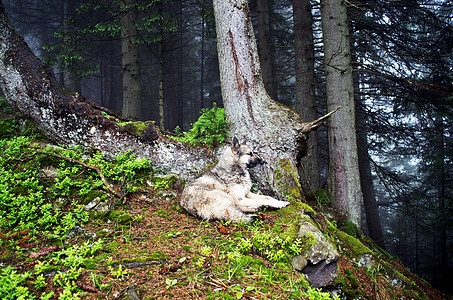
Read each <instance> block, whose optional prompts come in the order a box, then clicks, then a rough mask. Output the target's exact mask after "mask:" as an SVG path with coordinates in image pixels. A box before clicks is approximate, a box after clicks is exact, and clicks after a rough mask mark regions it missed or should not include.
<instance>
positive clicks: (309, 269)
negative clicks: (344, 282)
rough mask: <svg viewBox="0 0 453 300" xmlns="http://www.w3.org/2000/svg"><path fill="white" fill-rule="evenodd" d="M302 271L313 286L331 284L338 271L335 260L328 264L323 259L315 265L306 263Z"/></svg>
mask: <svg viewBox="0 0 453 300" xmlns="http://www.w3.org/2000/svg"><path fill="white" fill-rule="evenodd" d="M302 272H303V273H304V274H305V275H307V277H308V280H309V281H310V283H311V286H312V287H313V288H319V287H324V286H328V285H331V284H332V283H333V282H334V281H335V279H336V278H337V276H338V273H339V272H338V266H337V262H336V261H334V262H331V263H329V264H328V263H326V261H325V260H323V261H321V262H320V263H318V264H316V265H311V264H310V265H307V266H306V267H305V268H304V269H303V270H302Z"/></svg>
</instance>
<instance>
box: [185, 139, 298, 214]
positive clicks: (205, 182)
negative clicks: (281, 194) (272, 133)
mask: <svg viewBox="0 0 453 300" xmlns="http://www.w3.org/2000/svg"><path fill="white" fill-rule="evenodd" d="M263 164H264V161H263V160H262V159H261V158H260V157H258V156H257V155H256V154H255V153H253V151H252V150H251V149H250V148H249V147H248V146H247V145H246V144H245V143H244V144H239V141H238V139H237V138H233V141H232V144H231V145H230V146H229V147H227V148H226V150H225V152H224V153H223V155H222V156H221V157H220V159H219V162H218V163H217V165H216V166H215V167H214V168H213V169H212V170H210V171H207V172H205V173H204V174H202V175H201V176H200V177H198V178H196V179H195V180H193V181H192V182H190V183H189V184H188V185H187V186H186V187H185V188H184V190H183V192H182V194H181V200H180V205H181V207H182V208H184V209H185V210H186V211H187V212H188V213H190V214H191V215H193V216H196V217H199V218H201V219H203V220H225V221H233V222H236V223H241V222H245V223H251V222H253V221H255V220H256V219H257V216H255V215H248V214H246V213H254V212H257V211H258V209H259V208H260V207H262V206H269V207H273V208H282V207H285V206H287V205H289V202H287V201H280V200H277V199H274V198H272V197H269V196H264V195H258V194H255V193H252V192H250V188H251V187H252V181H251V179H250V173H249V171H248V169H249V168H253V167H258V166H261V165H263Z"/></svg>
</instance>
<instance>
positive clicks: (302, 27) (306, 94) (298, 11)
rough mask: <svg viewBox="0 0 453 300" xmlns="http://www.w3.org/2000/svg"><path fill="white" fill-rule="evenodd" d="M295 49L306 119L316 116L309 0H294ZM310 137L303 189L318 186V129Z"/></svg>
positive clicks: (301, 108) (299, 95)
mask: <svg viewBox="0 0 453 300" xmlns="http://www.w3.org/2000/svg"><path fill="white" fill-rule="evenodd" d="M293 18H294V52H295V68H296V110H297V112H298V113H299V114H300V115H301V117H302V119H303V120H314V119H315V118H316V99H315V92H314V85H313V83H314V44H313V28H312V26H313V16H312V13H311V4H310V1H308V0H293ZM309 137H310V138H309V139H308V155H307V156H306V157H304V158H302V161H301V184H302V187H303V188H304V190H306V191H313V190H316V189H318V188H319V163H318V160H319V157H318V138H317V134H316V132H315V131H313V132H311V133H310V135H309Z"/></svg>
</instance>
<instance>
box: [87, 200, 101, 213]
mask: <svg viewBox="0 0 453 300" xmlns="http://www.w3.org/2000/svg"><path fill="white" fill-rule="evenodd" d="M99 202H101V198H100V197H96V198H94V199H93V200H92V201H91V202H90V203H88V204H87V205H86V206H85V207H84V208H83V209H84V210H85V211H90V210H92V209H93V208H95V207H96V206H97V205H98V204H99Z"/></svg>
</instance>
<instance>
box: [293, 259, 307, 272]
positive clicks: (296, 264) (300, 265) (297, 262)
mask: <svg viewBox="0 0 453 300" xmlns="http://www.w3.org/2000/svg"><path fill="white" fill-rule="evenodd" d="M307 263H308V262H307V259H306V258H305V257H304V256H303V255H296V256H294V257H293V259H292V260H291V265H292V266H293V268H294V269H295V270H297V271H299V272H300V271H302V270H303V269H304V268H305V266H306V265H307Z"/></svg>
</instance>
